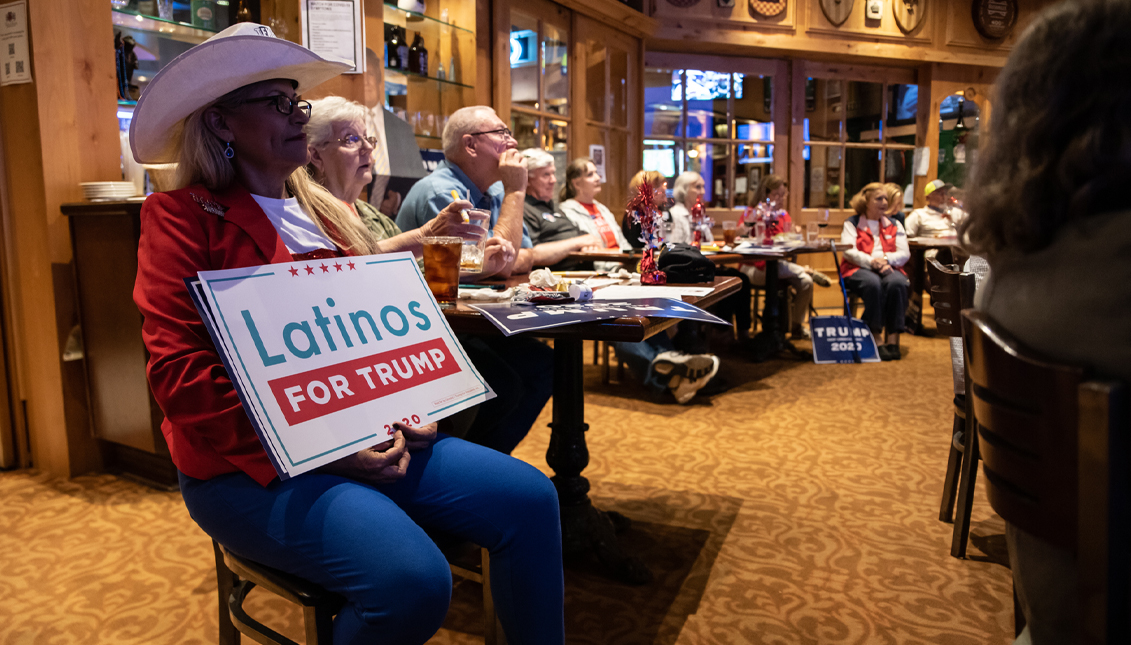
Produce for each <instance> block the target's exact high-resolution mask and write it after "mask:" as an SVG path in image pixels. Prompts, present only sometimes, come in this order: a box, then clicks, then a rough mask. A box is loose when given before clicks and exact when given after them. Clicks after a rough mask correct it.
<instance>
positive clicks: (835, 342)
mask: <svg viewBox="0 0 1131 645" xmlns="http://www.w3.org/2000/svg"><path fill="white" fill-rule="evenodd" d="M809 333H810V335H811V336H812V337H813V362H814V363H817V364H818V365H820V364H823V363H878V362H879V360H880V355H879V352H878V351H877V350H876V339H875V338H874V337H873V336H872V330H870V329H868V325H866V324H864V321H862V320H859V319H857V318H849V317H847V316H813V317H810V318H809Z"/></svg>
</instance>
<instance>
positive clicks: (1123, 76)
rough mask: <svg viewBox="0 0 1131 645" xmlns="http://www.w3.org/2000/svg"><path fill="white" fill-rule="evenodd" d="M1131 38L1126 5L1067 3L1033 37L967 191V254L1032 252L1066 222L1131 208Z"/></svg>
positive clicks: (1017, 55)
mask: <svg viewBox="0 0 1131 645" xmlns="http://www.w3.org/2000/svg"><path fill="white" fill-rule="evenodd" d="M1128 34H1131V2H1129V1H1128V0H1083V1H1081V0H1076V1H1072V0H1069V1H1067V2H1062V3H1060V4H1057V5H1055V6H1052V7H1049V8H1048V9H1046V10H1045V11H1043V12H1042V13H1041V14H1040V15H1038V16H1037V17H1036V18H1035V19H1034V21H1033V23H1032V24H1031V25H1030V26H1029V28H1028V29H1026V31H1025V33H1024V34H1023V35H1022V37H1021V39H1020V42H1018V44H1017V46H1016V47H1015V48H1014V50H1013V52H1012V54H1010V56H1009V60H1008V61H1007V62H1006V64H1005V68H1004V69H1003V70H1002V72H1001V75H1000V76H999V77H998V80H997V83H996V88H995V90H994V97H995V98H994V102H993V114H992V115H991V118H990V124H989V143H988V146H987V148H986V149H985V150H984V151H983V154H982V155H981V156H980V158H979V159H978V164H977V166H976V168H975V169H974V173H973V177H972V181H971V185H970V187H969V196H968V199H967V206H968V207H969V211H970V216H969V217H968V218H967V219H966V221H965V222H963V223H962V225H961V226H960V228H959V231H960V235H961V238H962V239H964V240H965V246H966V248H967V249H968V250H969V251H971V252H972V253H977V254H982V255H985V256H987V257H993V256H994V255H995V254H998V253H1001V252H1004V251H1011V252H1020V253H1032V252H1034V251H1038V250H1040V249H1042V248H1044V247H1046V246H1048V244H1049V243H1050V242H1051V241H1052V240H1053V238H1054V237H1055V235H1056V233H1057V231H1058V230H1059V229H1060V228H1061V227H1062V226H1064V225H1065V224H1068V223H1069V222H1073V221H1078V220H1080V219H1083V218H1086V217H1089V216H1092V215H1097V214H1101V213H1106V212H1112V211H1117V210H1122V209H1126V208H1129V207H1131V191H1129V188H1131V46H1129V45H1128V38H1129V36H1128Z"/></svg>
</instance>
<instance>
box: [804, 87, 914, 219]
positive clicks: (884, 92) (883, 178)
mask: <svg viewBox="0 0 1131 645" xmlns="http://www.w3.org/2000/svg"><path fill="white" fill-rule="evenodd" d="M807 71H809V72H810V73H809V74H807V75H806V77H805V86H804V89H803V92H804V101H805V117H804V120H803V122H802V137H803V145H802V150H801V156H802V159H803V160H804V174H803V177H801V178H800V179H802V180H803V182H804V186H803V187H802V196H803V197H802V206H803V208H816V209H825V208H827V209H832V210H837V209H847V208H849V201H850V200H851V199H852V196H853V195H855V194H856V193H857V192H859V190H860V189H861V188H863V187H864V186H865V185H867V184H869V183H872V182H881V183H889V182H890V183H894V184H897V185H898V186H899V187H900V189H902V190H904V191H905V193H906V192H907V188H908V186H909V185H911V184H912V182H913V180H914V168H913V161H914V152H915V128H916V119H917V114H918V86H917V85H915V84H914V83H913V82H908V81H913V78H910V76H912V75H913V72H911V71H910V70H892V72H891V74H887V75H885V73H884V71H883V70H880V71H878V72H870V73H867V74H865V73H862V72H857V73H856V74H852V73H847V74H838V73H837V71H838V70H835V69H822V70H809V69H807ZM814 72H815V73H814ZM885 76H893V77H895V78H890V77H889V78H885ZM797 89H798V88H795V91H797ZM795 189H796V188H795ZM910 197H911V195H907V194H905V196H904V199H905V202H907V203H910Z"/></svg>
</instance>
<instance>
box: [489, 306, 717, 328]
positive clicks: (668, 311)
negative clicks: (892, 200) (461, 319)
mask: <svg viewBox="0 0 1131 645" xmlns="http://www.w3.org/2000/svg"><path fill="white" fill-rule="evenodd" d="M471 308H472V309H475V310H476V311H478V312H479V313H481V314H483V316H484V317H485V318H487V320H489V321H491V324H493V325H495V327H498V328H499V331H501V332H503V335H504V336H513V335H515V334H521V333H523V332H530V331H537V330H540V329H550V328H553V327H561V326H563V325H573V324H577V323H583V322H594V321H598V320H610V319H613V318H633V317H637V316H641V317H655V318H681V319H684V320H698V321H701V322H706V323H714V324H716V325H729V324H730V323H728V322H727V321H725V320H723V319H722V318H719V317H718V316H716V315H714V314H712V313H710V312H707V311H703V310H702V309H700V308H699V307H696V306H695V305H689V304H687V303H686V302H683V301H682V300H676V299H674V298H638V299H635V300H623V301H617V300H594V301H592V302H570V303H566V304H561V305H555V304H549V305H531V304H529V303H515V302H506V303H499V304H481V305H471Z"/></svg>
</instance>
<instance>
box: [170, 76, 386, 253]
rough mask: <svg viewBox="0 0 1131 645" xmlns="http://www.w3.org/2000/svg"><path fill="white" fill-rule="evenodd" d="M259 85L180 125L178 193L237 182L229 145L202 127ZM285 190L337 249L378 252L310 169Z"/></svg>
mask: <svg viewBox="0 0 1131 645" xmlns="http://www.w3.org/2000/svg"><path fill="white" fill-rule="evenodd" d="M255 85H256V83H252V84H251V85H245V86H243V87H241V88H239V89H236V90H233V91H231V92H229V93H227V94H225V95H224V96H222V97H220V98H219V99H217V100H216V101H214V102H213V103H211V104H209V105H206V106H204V107H202V108H200V109H199V110H196V111H195V112H193V113H192V114H190V115H189V116H188V117H187V118H186V119H185V120H184V122H183V123H182V125H181V136H180V137H179V138H178V144H177V151H176V159H177V172H176V176H175V178H174V182H173V187H174V188H185V187H187V186H192V185H194V184H202V185H203V186H204V187H205V188H207V189H208V190H210V191H212V192H218V191H223V190H225V189H227V188H228V186H230V185H231V184H232V182H234V181H235V179H236V171H235V168H234V167H233V166H232V162H231V160H229V159H228V158H227V157H225V156H224V149H225V148H226V147H227V142H224V141H221V140H220V138H219V137H217V136H216V135H215V134H213V133H212V132H211V131H210V130H209V129H208V128H207V127H206V126H205V125H204V113H205V112H206V111H207V110H209V109H210V108H213V107H217V108H220V109H222V110H231V109H234V108H237V107H239V106H241V105H243V104H244V102H245V101H246V100H247V99H248V98H249V97H250V95H251V92H252V90H253V88H254V86H255ZM285 186H286V189H287V192H289V193H290V194H291V195H292V196H294V198H295V199H297V200H298V203H299V205H300V206H302V208H303V209H305V210H306V212H307V213H308V214H310V216H311V219H313V220H314V223H315V225H317V226H318V230H320V231H321V232H322V234H323V235H325V236H326V237H327V238H329V239H331V240H333V241H334V243H336V244H337V245H338V246H340V247H342V248H343V249H347V250H349V251H352V252H354V253H359V254H362V255H367V254H372V253H378V252H380V249H379V246H378V242H377V240H376V239H374V237H373V235H372V234H371V233H369V230H368V229H366V228H365V225H364V224H362V222H361V219H360V218H359V217H357V216H356V215H354V213H353V211H352V210H350V208H349V207H348V206H347V205H346V204H345V203H344V202H342V200H340V199H338V198H337V197H334V196H333V195H331V194H330V191H328V190H326V189H325V188H323V187H322V186H320V185H319V184H317V183H316V182H315V181H314V180H313V179H311V178H310V175H309V174H308V173H307V171H306V168H304V167H301V166H300V167H299V168H296V169H295V171H294V172H292V173H291V175H290V176H289V177H287V179H286V182H285Z"/></svg>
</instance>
